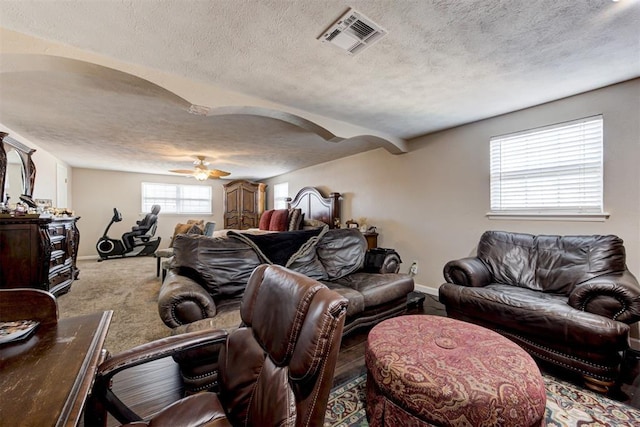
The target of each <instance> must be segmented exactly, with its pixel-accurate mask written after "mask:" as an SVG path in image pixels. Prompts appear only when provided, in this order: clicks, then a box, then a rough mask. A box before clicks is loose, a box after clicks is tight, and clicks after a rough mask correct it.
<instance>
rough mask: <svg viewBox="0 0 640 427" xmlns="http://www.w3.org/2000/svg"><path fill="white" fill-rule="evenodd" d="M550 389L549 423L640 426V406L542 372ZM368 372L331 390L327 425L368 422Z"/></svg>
mask: <svg viewBox="0 0 640 427" xmlns="http://www.w3.org/2000/svg"><path fill="white" fill-rule="evenodd" d="M543 378H544V382H545V388H546V389H547V410H546V413H545V417H546V425H547V427H574V426H581V427H583V426H585V427H586V426H589V427H595V426H598V427H600V426H603V427H624V426H640V410H638V409H635V408H632V407H631V406H628V405H625V404H623V403H620V402H616V401H614V400H611V399H609V398H607V397H604V396H600V395H598V394H596V393H593V392H590V391H587V390H584V389H582V388H579V387H576V386H575V385H573V384H571V383H568V382H565V381H562V380H559V379H556V378H554V377H552V376H550V375H546V374H545V375H543ZM365 384H366V375H361V376H359V377H356V378H354V379H352V380H350V381H348V382H347V383H346V384H344V385H341V386H338V387H336V388H334V389H333V390H332V391H331V395H330V396H329V403H328V405H327V413H326V416H325V423H324V425H325V427H329V426H330V427H337V426H339V427H349V426H368V425H369V424H368V423H367V417H366V414H365V409H364V403H365Z"/></svg>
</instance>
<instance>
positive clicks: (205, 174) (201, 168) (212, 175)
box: [169, 156, 230, 181]
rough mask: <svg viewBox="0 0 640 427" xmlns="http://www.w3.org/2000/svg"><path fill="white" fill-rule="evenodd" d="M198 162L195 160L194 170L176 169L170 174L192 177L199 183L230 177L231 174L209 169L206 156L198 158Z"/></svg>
mask: <svg viewBox="0 0 640 427" xmlns="http://www.w3.org/2000/svg"><path fill="white" fill-rule="evenodd" d="M197 159H198V160H195V161H194V162H193V164H194V165H195V166H194V168H193V169H174V170H170V171H169V172H173V173H181V174H185V175H191V176H192V177H194V178H195V179H197V180H198V181H205V180H207V179H219V178H220V177H223V176H228V175H230V173H229V172H225V171H221V170H219V169H209V168H208V167H207V165H208V164H209V162H206V161H205V160H204V159H205V157H204V156H197Z"/></svg>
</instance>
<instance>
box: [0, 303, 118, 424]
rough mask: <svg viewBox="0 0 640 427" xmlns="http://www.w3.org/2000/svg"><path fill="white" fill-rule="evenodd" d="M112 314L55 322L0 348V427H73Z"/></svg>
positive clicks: (94, 370) (100, 353)
mask: <svg viewBox="0 0 640 427" xmlns="http://www.w3.org/2000/svg"><path fill="white" fill-rule="evenodd" d="M112 314H113V312H112V311H105V312H102V313H95V314H90V315H87V316H78V317H72V318H68V319H60V320H58V323H57V325H51V326H42V325H40V326H39V327H38V329H37V331H36V333H35V335H34V336H32V337H30V338H29V339H28V340H26V341H22V342H19V343H14V344H4V345H0V396H2V397H1V398H0V424H2V425H7V426H18V425H24V426H75V425H76V424H77V423H78V421H79V420H80V415H81V413H82V408H83V406H84V404H85V401H86V398H87V394H88V393H89V391H90V390H91V386H92V383H93V379H94V377H95V373H96V368H97V366H98V364H99V363H100V362H101V359H102V346H103V344H104V340H105V338H106V336H107V331H108V329H109V324H110V323H111V316H112Z"/></svg>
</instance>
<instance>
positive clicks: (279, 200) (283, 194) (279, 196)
mask: <svg viewBox="0 0 640 427" xmlns="http://www.w3.org/2000/svg"><path fill="white" fill-rule="evenodd" d="M287 197H289V183H288V182H282V183H280V184H276V185H274V186H273V208H274V209H286V208H287Z"/></svg>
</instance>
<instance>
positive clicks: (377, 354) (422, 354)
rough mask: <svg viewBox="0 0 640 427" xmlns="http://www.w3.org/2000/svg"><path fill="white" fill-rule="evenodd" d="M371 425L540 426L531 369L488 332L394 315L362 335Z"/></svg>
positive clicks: (538, 383)
mask: <svg viewBox="0 0 640 427" xmlns="http://www.w3.org/2000/svg"><path fill="white" fill-rule="evenodd" d="M365 361H366V365H367V405H366V410H367V418H368V419H369V424H370V425H371V426H382V425H387V426H406V425H411V426H422V425H424V426H427V425H437V426H473V427H478V426H492V427H493V426H501V427H508V426H517V427H523V426H540V425H544V413H545V405H546V392H545V388H544V382H543V380H542V375H541V374H540V370H539V369H538V367H537V365H536V364H535V362H534V361H533V359H532V358H531V356H529V354H527V353H526V352H525V351H524V350H523V349H521V348H520V347H518V345H516V344H515V343H513V342H511V341H509V340H508V339H507V338H505V337H503V336H501V335H499V334H498V333H496V332H493V331H491V330H488V329H486V328H482V327H480V326H477V325H473V324H471V323H466V322H462V321H459V320H454V319H449V318H447V317H440V316H425V315H415V316H400V317H395V318H393V319H389V320H385V321H384V322H381V323H379V324H378V325H377V326H375V327H374V328H373V329H372V330H371V332H370V333H369V337H368V339H367V346H366V352H365Z"/></svg>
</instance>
